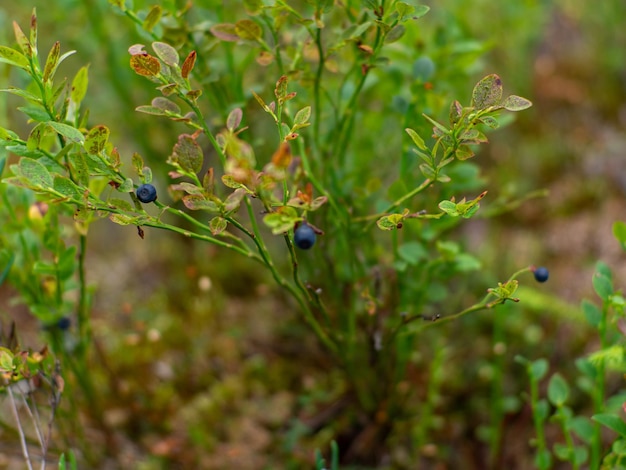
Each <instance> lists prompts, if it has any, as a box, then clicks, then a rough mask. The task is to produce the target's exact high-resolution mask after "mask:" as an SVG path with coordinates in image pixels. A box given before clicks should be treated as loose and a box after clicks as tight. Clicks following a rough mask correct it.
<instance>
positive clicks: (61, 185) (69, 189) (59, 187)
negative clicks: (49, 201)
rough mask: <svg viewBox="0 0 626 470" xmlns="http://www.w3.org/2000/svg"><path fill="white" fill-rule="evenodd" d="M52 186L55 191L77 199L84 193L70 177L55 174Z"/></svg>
mask: <svg viewBox="0 0 626 470" xmlns="http://www.w3.org/2000/svg"><path fill="white" fill-rule="evenodd" d="M53 188H54V190H55V191H56V192H57V193H60V194H62V195H63V196H66V197H69V198H71V199H77V200H81V199H82V197H83V193H84V190H81V189H80V188H79V187H78V186H76V184H75V183H74V182H73V181H72V180H71V179H69V178H66V177H65V176H60V175H55V177H54V183H53Z"/></svg>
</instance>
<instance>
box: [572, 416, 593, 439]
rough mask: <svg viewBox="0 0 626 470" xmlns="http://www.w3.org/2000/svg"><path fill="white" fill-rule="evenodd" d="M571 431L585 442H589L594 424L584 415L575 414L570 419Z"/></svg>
mask: <svg viewBox="0 0 626 470" xmlns="http://www.w3.org/2000/svg"><path fill="white" fill-rule="evenodd" d="M571 426H572V431H574V433H575V434H576V435H577V436H578V437H580V438H581V439H582V440H583V441H584V442H585V443H587V444H589V443H591V441H592V440H593V435H594V426H593V424H592V423H591V421H590V419H589V418H587V417H586V416H575V417H574V418H572V421H571Z"/></svg>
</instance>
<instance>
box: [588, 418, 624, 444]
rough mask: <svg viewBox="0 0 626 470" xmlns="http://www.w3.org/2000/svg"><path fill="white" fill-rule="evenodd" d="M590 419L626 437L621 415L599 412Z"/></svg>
mask: <svg viewBox="0 0 626 470" xmlns="http://www.w3.org/2000/svg"><path fill="white" fill-rule="evenodd" d="M591 419H592V420H594V421H595V422H596V423H600V424H602V425H603V426H606V427H607V428H609V429H611V430H612V431H615V432H616V433H618V434H619V435H620V437H622V438H623V439H626V423H624V420H623V419H622V418H621V417H619V416H617V415H613V414H609V413H601V414H597V415H593V416H592V417H591Z"/></svg>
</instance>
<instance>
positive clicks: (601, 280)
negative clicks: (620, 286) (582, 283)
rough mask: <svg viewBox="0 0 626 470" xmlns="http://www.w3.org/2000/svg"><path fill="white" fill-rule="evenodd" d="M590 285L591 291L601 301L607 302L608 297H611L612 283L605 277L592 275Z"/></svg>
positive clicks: (598, 274) (596, 274) (597, 274)
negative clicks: (591, 286) (591, 285)
mask: <svg viewBox="0 0 626 470" xmlns="http://www.w3.org/2000/svg"><path fill="white" fill-rule="evenodd" d="M592 283H593V290H594V291H595V292H596V294H598V297H600V298H601V299H602V301H604V302H606V301H608V300H609V297H610V296H611V295H613V283H612V282H611V280H610V279H608V278H607V277H606V276H603V275H602V274H600V273H598V272H596V273H594V275H593V279H592Z"/></svg>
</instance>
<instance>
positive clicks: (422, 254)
mask: <svg viewBox="0 0 626 470" xmlns="http://www.w3.org/2000/svg"><path fill="white" fill-rule="evenodd" d="M398 256H399V257H400V258H401V259H402V260H404V261H406V262H407V263H408V264H410V265H412V266H414V265H416V264H418V263H419V262H420V261H422V260H424V259H426V258H427V257H428V252H427V251H426V248H424V246H423V245H422V244H421V243H419V242H406V243H403V244H402V245H400V246H399V247H398Z"/></svg>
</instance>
